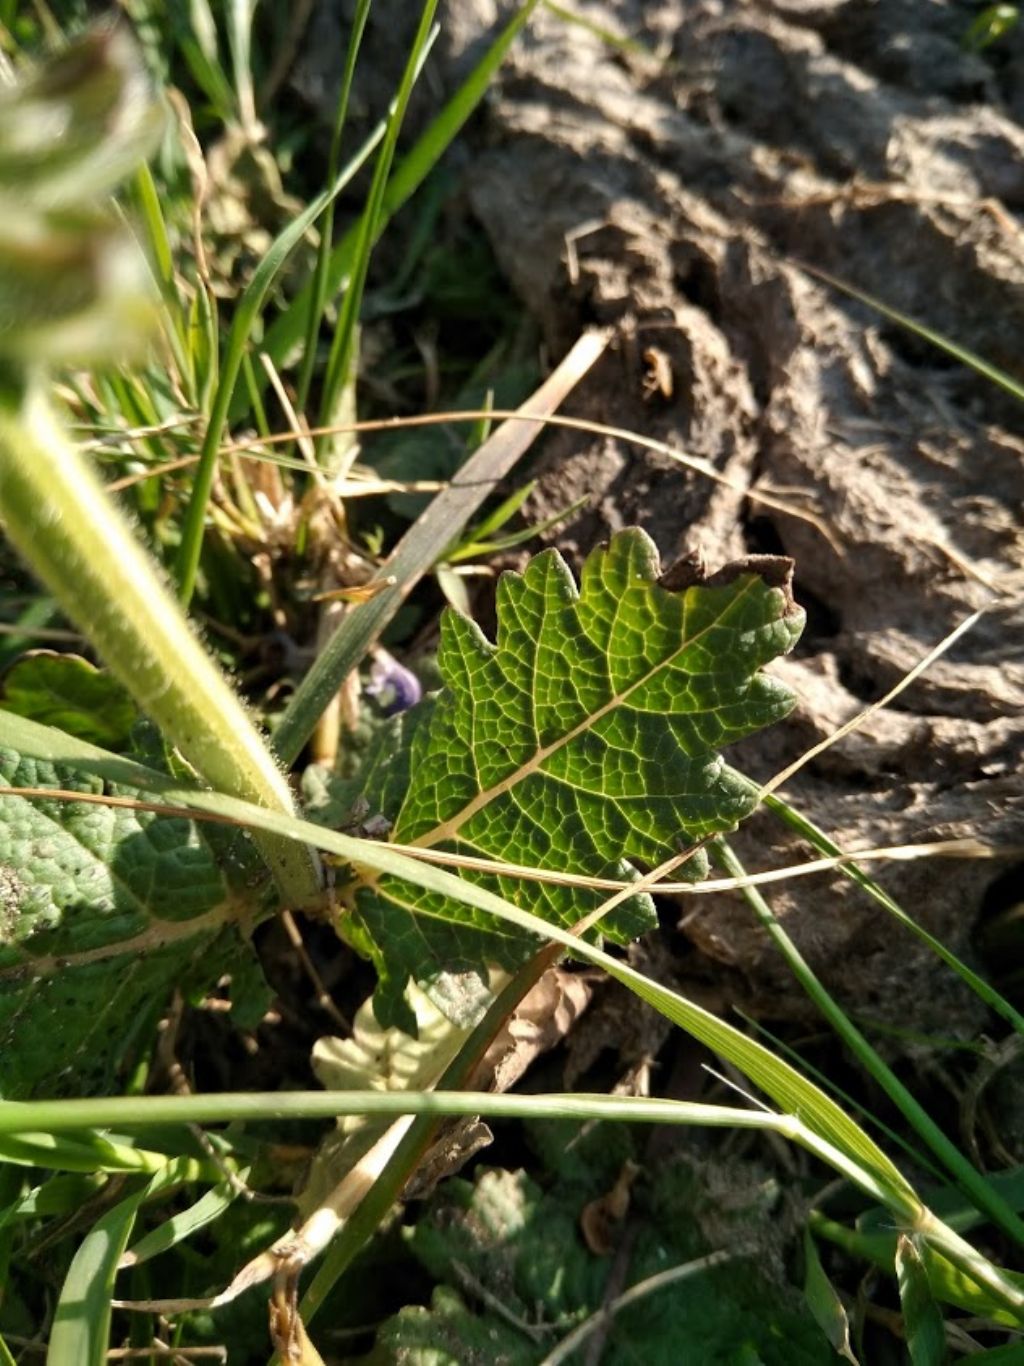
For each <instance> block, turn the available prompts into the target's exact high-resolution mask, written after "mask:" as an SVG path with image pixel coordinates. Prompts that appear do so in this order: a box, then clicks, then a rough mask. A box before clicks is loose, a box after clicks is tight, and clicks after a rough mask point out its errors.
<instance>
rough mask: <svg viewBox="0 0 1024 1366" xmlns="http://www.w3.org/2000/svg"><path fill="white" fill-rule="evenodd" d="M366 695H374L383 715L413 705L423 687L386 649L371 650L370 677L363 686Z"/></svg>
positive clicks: (394, 713)
mask: <svg viewBox="0 0 1024 1366" xmlns="http://www.w3.org/2000/svg"><path fill="white" fill-rule="evenodd" d="M365 692H366V695H367V696H368V697H375V698H376V699H377V702H378V703H379V705H380V707H381V709H382V710H383V712H384V715H385V716H394V715H396V713H398V712H400V711H407V710H408V709H409V708H410V707H414V706H415V705H416V703H417V702H418V701H419V700H420V698H421V697H422V696H423V687H422V685H421V683H420V681H419V679H418V678H417V677H416V675H415V674H414V673H413V672H412V671H411V670H410V669H407V668H406V667H405V665H404V664H399V662H398V660H397V659H395V658H394V656H393V655H389V654H388V652H387V650H382V649H379V648H378V649H376V650H374V652H373V664H372V665H371V666H370V678H369V681H368V682H367V684H366V686H365Z"/></svg>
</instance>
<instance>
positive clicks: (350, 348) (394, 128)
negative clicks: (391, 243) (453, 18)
mask: <svg viewBox="0 0 1024 1366" xmlns="http://www.w3.org/2000/svg"><path fill="white" fill-rule="evenodd" d="M437 4H438V0H425V3H424V5H423V9H422V10H421V12H420V22H419V27H418V28H417V30H416V36H415V38H414V39H413V44H412V49H411V51H410V53H409V58H408V61H407V62H406V65H405V70H404V71H403V72H402V79H401V81H400V82H399V86H398V92H397V94H396V96H395V101H394V106H393V108H392V110H391V113H390V114H389V116H388V126H387V132H386V133H385V135H384V141H383V143H382V144H381V149H380V152H379V154H378V156H377V164H376V166H375V167H374V170H373V181H372V182H371V185H370V192H369V194H368V195H367V198H366V207H365V209H364V210H363V215H362V218H361V219H360V222H359V229H358V234H357V236H356V244H355V249H354V252H353V257H352V269H351V273H350V276H349V282H348V287H347V289H346V290H345V297H344V299H343V301H342V305H341V310H340V313H339V315H338V322H337V325H336V327H335V329H334V337H333V338H332V340H331V351H330V356H329V357H328V360H327V371H326V374H325V375H324V382H323V396H322V398H321V404H320V420H321V423H323V424H326V423H329V422H333V421H334V419H335V416H336V414H337V411H338V404H339V401H340V398H341V395H342V393H343V391H344V390H345V388H346V387H347V385H348V384H349V382H350V379H351V376H352V371H353V362H354V360H355V351H356V336H357V331H356V329H357V326H358V323H359V314H360V311H361V310H362V305H363V291H364V289H365V288H366V277H367V275H368V274H369V270H370V255H371V253H372V251H373V247H374V243H375V242H376V241H377V239H378V237H379V236H380V233H381V226H380V224H381V218H382V213H383V206H384V193H385V190H386V189H387V183H388V177H389V176H390V174H391V165H392V162H393V161H394V157H395V147H396V146H397V143H398V134H399V131H400V130H401V127H402V123H403V122H404V120H405V111H406V109H407V108H408V107H409V99H410V96H411V95H412V89H413V86H414V85H415V84H416V81H417V80H418V79H419V76H420V73H421V71H422V70H423V63H424V62H425V61H426V59H427V54H428V53H429V51H430V48H431V47H432V46H433V42H434V39H435V37H436V36H437V30H436V29H434V28H433V27H432V26H433V22H434V15H435V13H436V12H437ZM335 444H336V443H335V442H334V441H333V440H330V441H327V440H324V439H321V440H319V441H318V442H317V443H316V447H317V454H318V458H319V459H320V461H321V463H322V464H323V463H326V464H330V463H331V462H330V461H329V460H325V452H326V451H327V450H328V449H331V448H333V446H334V445H335Z"/></svg>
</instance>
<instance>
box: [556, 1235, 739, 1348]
mask: <svg viewBox="0 0 1024 1366" xmlns="http://www.w3.org/2000/svg"><path fill="white" fill-rule="evenodd" d="M749 1251H750V1250H749V1249H740V1250H738V1251H736V1252H710V1253H708V1255H707V1256H706V1257H698V1258H697V1259H696V1260H695V1261H692V1262H685V1263H684V1264H683V1265H682V1266H673V1267H669V1268H668V1270H667V1271H659V1272H658V1273H657V1275H654V1276H648V1277H647V1279H646V1280H643V1281H638V1282H637V1283H636V1285H631V1286H630V1287H629V1289H628V1290H626V1291H624V1292H623V1293H622V1294H621V1295H618V1296H617V1297H616V1298H615V1299H614V1300H612V1301H611V1303H610V1304H606V1305H604V1307H603V1308H601V1309H599V1310H598V1311H597V1312H596V1313H594V1314H591V1316H590V1318H588V1319H584V1321H583V1322H582V1323H581V1324H580V1325H579V1327H577V1328H574V1329H573V1331H572V1332H571V1333H570V1334H569V1335H568V1337H565V1338H563V1339H562V1341H561V1342H560V1343H559V1344H558V1346H557V1347H556V1348H555V1349H554V1351H553V1352H549V1353H548V1355H547V1356H546V1357H545V1358H544V1360H543V1361H542V1362H541V1363H540V1366H560V1363H561V1362H563V1361H567V1360H568V1359H569V1357H571V1356H572V1354H573V1352H575V1351H576V1349H577V1348H578V1347H579V1346H580V1344H581V1343H583V1342H586V1340H587V1338H589V1337H590V1335H591V1334H592V1333H595V1332H597V1330H598V1329H599V1328H600V1327H601V1326H602V1325H603V1324H604V1323H606V1322H607V1320H608V1319H610V1318H613V1317H614V1316H615V1315H616V1314H618V1313H620V1312H621V1311H622V1310H623V1309H628V1308H629V1306H630V1305H631V1304H635V1303H636V1302H637V1300H641V1299H644V1298H645V1297H646V1296H647V1295H653V1294H654V1293H655V1292H656V1291H658V1290H662V1289H664V1287H665V1286H667V1285H674V1284H675V1283H676V1282H677V1281H685V1280H687V1279H688V1278H689V1277H691V1276H697V1275H700V1273H701V1272H702V1271H709V1270H710V1269H711V1268H712V1267H713V1266H720V1265H721V1264H722V1263H723V1262H731V1261H735V1260H736V1259H737V1258H739V1257H745V1256H747V1255H749Z"/></svg>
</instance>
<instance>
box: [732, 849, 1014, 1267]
mask: <svg viewBox="0 0 1024 1366" xmlns="http://www.w3.org/2000/svg"><path fill="white" fill-rule="evenodd" d="M711 849H712V853H713V854H714V857H715V859H716V861H717V862H718V863H719V864H720V866H721V867H722V868H724V869H725V871H726V872H728V873H730V874H732V876H733V877H743V876H744V873H745V870H744V868H743V865H742V864H741V863H740V861H739V859H738V858H737V857H736V855H735V854H734V853H733V852H732V850H731V849H730V848H729V845H728V844H727V842H726V841H725V840H724V839H721V838H718V839H715V840H714V841H713V842H712V845H711ZM741 891H742V895H743V898H744V900H745V901H746V903H747V905H748V906H750V907H751V909H752V910H753V911H754V914H755V915H756V916H757V918H758V920H759V921H760V922H761V924H762V925H763V926H764V928H765V929H766V930H767V931H768V934H769V935H770V936H771V938H772V939H773V940H774V942H775V945H776V947H777V948H778V949H779V951H780V952H781V953H782V955H783V957H784V958H785V960H786V962H787V964H788V965H789V968H790V971H791V972H792V973H793V976H794V977H795V978H796V979H797V981H798V982H799V983H800V985H801V987H802V988H803V989H804V991H805V992H806V993H807V995H808V996H809V997H810V998H811V1000H812V1001H813V1002H814V1004H815V1006H817V1008H818V1010H820V1011H821V1013H822V1015H824V1017H825V1019H826V1020H828V1022H829V1024H830V1025H831V1026H832V1028H833V1029H834V1030H835V1031H836V1033H837V1034H838V1035H839V1037H840V1038H841V1039H842V1040H843V1042H844V1043H845V1044H846V1046H847V1047H848V1048H849V1049H850V1051H851V1052H852V1053H853V1054H854V1055H855V1056H856V1058H857V1059H858V1061H859V1062H860V1063H861V1064H862V1066H863V1067H864V1068H865V1069H866V1070H867V1071H868V1072H869V1073H870V1075H871V1076H872V1077H874V1079H875V1081H877V1082H878V1084H879V1086H880V1087H881V1088H882V1089H883V1090H884V1091H885V1093H886V1095H887V1096H888V1097H889V1099H890V1100H891V1101H892V1102H893V1104H894V1105H896V1106H897V1108H898V1109H899V1110H900V1112H901V1114H902V1115H903V1116H904V1118H905V1119H906V1120H907V1121H908V1123H909V1124H910V1125H911V1126H912V1128H913V1129H914V1132H915V1133H916V1134H917V1135H918V1136H919V1137H920V1138H921V1139H922V1140H923V1141H924V1142H925V1143H926V1144H927V1145H928V1147H929V1148H930V1149H931V1150H932V1152H933V1153H934V1154H935V1156H936V1157H937V1158H938V1159H939V1161H940V1162H942V1164H943V1165H944V1166H945V1167H946V1169H947V1170H948V1171H949V1172H950V1173H951V1174H952V1176H953V1178H954V1180H955V1181H956V1182H957V1184H958V1185H959V1186H960V1187H961V1189H962V1190H964V1191H965V1192H966V1193H967V1194H969V1196H970V1198H971V1199H972V1201H973V1202H974V1204H975V1205H976V1206H977V1208H978V1209H980V1210H984V1211H985V1213H986V1214H987V1215H988V1216H989V1218H990V1219H992V1220H993V1221H994V1222H995V1223H997V1224H998V1225H999V1227H1000V1228H1001V1229H1003V1231H1004V1232H1005V1233H1007V1234H1008V1235H1009V1236H1010V1237H1011V1238H1013V1239H1014V1241H1015V1242H1017V1243H1019V1244H1021V1245H1022V1246H1024V1220H1021V1218H1020V1217H1019V1216H1018V1215H1017V1214H1016V1212H1015V1211H1014V1210H1013V1209H1011V1208H1010V1206H1009V1205H1008V1204H1007V1203H1006V1201H1005V1200H1004V1199H1003V1198H1002V1196H1000V1195H999V1193H998V1192H997V1191H996V1190H995V1189H994V1188H993V1187H992V1186H991V1185H990V1184H989V1182H988V1181H986V1180H985V1178H984V1177H983V1176H982V1174H981V1173H980V1172H979V1171H978V1170H977V1168H976V1167H974V1166H973V1164H972V1163H970V1162H969V1161H968V1160H967V1158H966V1157H965V1156H964V1155H963V1153H962V1152H961V1151H960V1149H959V1148H958V1147H957V1146H956V1144H955V1143H952V1142H951V1141H950V1140H949V1139H948V1138H947V1137H946V1135H945V1134H944V1133H943V1132H942V1130H941V1129H940V1128H939V1126H938V1125H937V1124H936V1123H935V1121H934V1120H933V1119H932V1118H931V1116H930V1115H929V1114H928V1113H927V1112H926V1111H925V1109H924V1107H923V1106H922V1105H920V1104H919V1102H918V1101H917V1100H916V1099H915V1098H914V1096H913V1095H911V1093H910V1091H908V1090H907V1088H906V1087H905V1086H904V1085H903V1083H902V1082H901V1081H900V1080H899V1078H898V1077H897V1076H896V1074H895V1073H894V1072H893V1070H892V1069H891V1068H890V1067H889V1066H888V1064H887V1063H886V1062H885V1061H884V1060H883V1059H882V1058H881V1057H880V1056H879V1054H878V1053H877V1052H876V1051H875V1049H874V1048H872V1046H871V1044H870V1043H869V1042H868V1040H867V1039H866V1038H865V1037H864V1035H863V1034H862V1033H861V1032H860V1030H859V1029H858V1028H857V1026H856V1025H855V1024H854V1023H853V1021H852V1020H850V1018H849V1017H848V1016H847V1015H846V1014H844V1012H843V1010H842V1009H841V1008H840V1006H839V1005H838V1003H837V1002H836V1001H835V1000H834V999H833V998H832V997H831V996H830V995H829V993H828V992H827V991H826V990H825V988H824V987H823V986H822V984H821V982H820V981H819V979H818V978H817V976H816V975H815V974H814V973H813V972H812V971H811V968H810V967H809V966H808V964H807V962H806V961H805V959H804V958H803V955H802V954H801V953H800V951H799V949H798V948H797V947H796V945H795V944H794V943H793V941H792V939H790V937H789V935H788V934H787V933H786V931H785V930H784V929H783V928H782V926H781V925H780V924H779V922H778V921H777V920H776V918H775V916H774V914H773V913H772V909H771V907H770V906H769V905H768V903H767V902H766V901H765V899H764V897H763V896H761V894H760V892H759V891H758V889H757V888H756V887H744V888H742V889H741Z"/></svg>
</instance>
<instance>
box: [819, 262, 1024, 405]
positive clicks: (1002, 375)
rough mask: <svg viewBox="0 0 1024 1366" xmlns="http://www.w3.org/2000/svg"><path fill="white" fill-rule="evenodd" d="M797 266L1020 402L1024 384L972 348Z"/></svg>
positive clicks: (832, 278) (826, 275)
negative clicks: (912, 334) (911, 333)
mask: <svg viewBox="0 0 1024 1366" xmlns="http://www.w3.org/2000/svg"><path fill="white" fill-rule="evenodd" d="M800 268H801V270H806V271H807V273H808V274H809V275H813V276H815V277H816V278H817V279H819V280H823V281H824V282H825V284H827V285H831V286H832V288H833V289H838V290H839V292H840V293H841V294H846V295H848V296H849V297H850V298H851V299H856V300H857V302H858V303H862V304H866V305H867V307H868V308H870V309H873V310H874V312H876V313H880V314H881V315H882V317H883V318H888V319H889V320H890V322H894V323H898V324H899V326H900V327H902V328H905V329H906V330H907V331H908V332H913V333H914V335H915V336H918V337H920V338H922V340H923V341H926V342H930V343H931V345H932V346H936V347H938V349H939V350H940V351H944V352H945V353H946V355H947V356H952V357H953V359H954V360H958V361H959V362H960V364H961V365H966V366H967V368H968V369H969V370H973V371H974V372H975V373H976V374H978V375H981V376H982V378H983V379H987V380H991V382H992V383H993V384H996V385H998V386H999V388H1000V389H1003V390H1004V391H1005V392H1006V393H1008V394H1010V395H1011V396H1012V397H1013V398H1015V399H1017V400H1019V401H1020V402H1021V403H1024V383H1021V381H1020V380H1016V379H1014V377H1013V376H1012V375H1011V374H1008V373H1007V371H1005V370H1001V369H1000V368H999V366H998V365H993V364H992V362H991V361H987V360H985V358H984V356H979V355H978V354H977V352H976V351H971V350H969V349H968V348H967V347H966V346H961V345H960V343H959V342H955V341H953V340H951V338H949V337H946V336H943V334H942V333H941V332H936V331H935V330H934V329H933V328H931V327H927V326H925V324H924V323H919V322H918V321H917V319H916V318H911V317H908V315H907V314H906V313H900V312H898V311H897V310H896V309H895V308H890V307H889V305H888V304H886V303H883V302H882V300H881V299H876V298H875V297H874V295H873V294H865V293H864V291H863V290H861V289H855V288H854V286H853V285H848V284H846V282H845V281H843V280H839V279H837V278H836V276H834V275H830V274H829V273H828V272H827V271H825V270H819V269H818V267H817V266H809V265H807V264H806V263H805V262H801V263H800Z"/></svg>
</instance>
